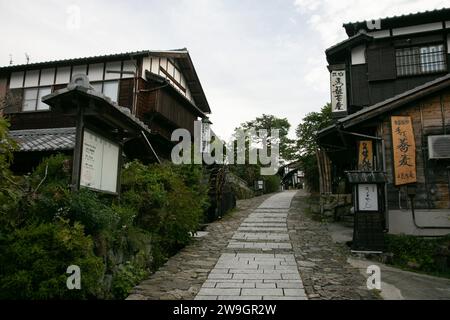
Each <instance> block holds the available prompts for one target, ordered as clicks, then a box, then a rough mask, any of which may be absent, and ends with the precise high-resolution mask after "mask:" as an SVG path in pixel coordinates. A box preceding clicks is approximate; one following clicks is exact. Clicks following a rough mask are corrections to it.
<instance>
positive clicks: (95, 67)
mask: <svg viewBox="0 0 450 320" xmlns="http://www.w3.org/2000/svg"><path fill="white" fill-rule="evenodd" d="M88 77H89V81H101V80H103V63H96V64H90V65H89V74H88Z"/></svg>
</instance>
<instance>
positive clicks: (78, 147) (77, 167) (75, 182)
mask: <svg viewBox="0 0 450 320" xmlns="http://www.w3.org/2000/svg"><path fill="white" fill-rule="evenodd" d="M83 132H84V107H83V106H81V105H80V103H78V114H77V119H76V133H75V147H74V149H73V158H72V191H78V189H79V188H80V172H81V161H82V159H81V157H82V152H83Z"/></svg>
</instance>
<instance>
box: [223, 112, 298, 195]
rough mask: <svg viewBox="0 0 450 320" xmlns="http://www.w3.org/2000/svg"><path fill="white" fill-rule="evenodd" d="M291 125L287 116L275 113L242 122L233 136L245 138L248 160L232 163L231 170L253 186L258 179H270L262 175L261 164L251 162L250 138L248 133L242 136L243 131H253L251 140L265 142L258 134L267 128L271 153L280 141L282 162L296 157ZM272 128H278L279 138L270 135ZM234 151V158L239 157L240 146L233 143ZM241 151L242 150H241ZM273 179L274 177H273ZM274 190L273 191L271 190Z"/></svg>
mask: <svg viewBox="0 0 450 320" xmlns="http://www.w3.org/2000/svg"><path fill="white" fill-rule="evenodd" d="M290 127H291V125H290V123H289V121H288V120H287V119H286V118H277V117H275V116H273V115H267V114H263V115H262V116H261V117H257V118H255V119H254V120H251V121H247V122H244V123H242V124H241V125H240V126H239V127H237V128H235V130H234V134H233V138H234V139H235V140H237V139H242V138H244V139H245V149H246V150H247V151H246V161H245V164H233V165H230V166H229V168H230V170H231V171H232V172H233V173H234V174H236V175H237V176H239V177H240V178H242V179H244V180H245V181H247V183H248V185H250V186H253V183H254V182H255V181H256V180H259V179H262V180H265V181H266V180H267V179H270V178H271V177H270V176H263V177H262V176H261V173H260V169H261V164H260V163H259V161H258V163H256V164H250V163H249V161H248V160H249V159H248V156H247V155H248V154H247V152H248V150H249V147H250V138H249V136H248V135H244V137H242V136H241V135H242V133H243V132H247V133H250V132H252V131H253V133H254V134H252V135H251V140H252V141H251V142H253V143H256V144H261V143H262V142H263V140H262V139H263V138H262V137H261V136H260V135H258V133H259V130H267V133H268V137H267V138H266V139H267V140H266V143H267V147H268V150H269V153H270V152H271V151H270V150H271V146H272V145H273V144H274V143H278V144H279V147H280V158H281V159H280V162H282V161H286V160H292V159H293V158H294V152H293V150H294V146H295V144H294V140H291V139H289V138H288V133H289V129H290ZM272 129H278V130H279V136H278V139H275V138H273V137H271V136H270V134H271V130H272ZM230 147H231V148H230V149H232V150H233V152H234V158H235V159H237V148H238V146H237V145H235V144H232V145H231V146H230ZM240 151H241V150H240ZM272 180H273V179H272ZM278 184H279V183H278ZM271 192H273V191H271Z"/></svg>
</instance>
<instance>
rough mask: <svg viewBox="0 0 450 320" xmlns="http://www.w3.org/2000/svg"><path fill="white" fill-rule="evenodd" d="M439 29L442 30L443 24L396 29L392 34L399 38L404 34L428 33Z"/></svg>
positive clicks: (436, 23) (434, 23) (435, 23)
mask: <svg viewBox="0 0 450 320" xmlns="http://www.w3.org/2000/svg"><path fill="white" fill-rule="evenodd" d="M439 29H442V22H433V23H426V24H419V25H416V26H410V27H403V28H394V29H392V34H393V35H394V36H399V35H403V34H410V33H418V32H426V31H433V30H439Z"/></svg>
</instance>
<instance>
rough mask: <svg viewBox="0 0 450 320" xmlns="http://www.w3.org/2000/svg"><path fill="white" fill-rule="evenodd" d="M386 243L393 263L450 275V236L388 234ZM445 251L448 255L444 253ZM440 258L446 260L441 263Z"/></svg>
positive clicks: (408, 267)
mask: <svg viewBox="0 0 450 320" xmlns="http://www.w3.org/2000/svg"><path fill="white" fill-rule="evenodd" d="M385 244H386V251H387V252H390V253H392V254H393V257H392V264H394V265H397V266H400V267H404V268H407V269H414V270H418V271H423V272H427V273H439V274H441V275H445V276H447V277H450V265H449V264H448V260H449V255H448V251H449V250H450V236H446V237H441V238H435V239H428V238H422V237H417V236H410V235H386V236H385ZM443 251H444V252H443ZM445 252H446V255H443V253H445ZM440 258H444V260H446V261H445V262H444V263H440V262H439V261H438V260H439V259H440Z"/></svg>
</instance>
